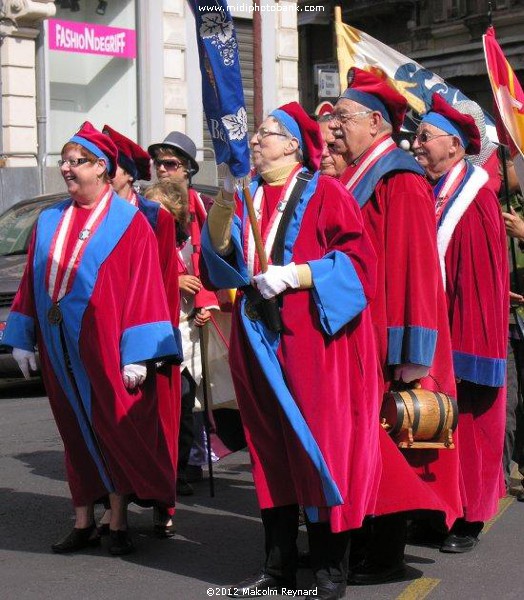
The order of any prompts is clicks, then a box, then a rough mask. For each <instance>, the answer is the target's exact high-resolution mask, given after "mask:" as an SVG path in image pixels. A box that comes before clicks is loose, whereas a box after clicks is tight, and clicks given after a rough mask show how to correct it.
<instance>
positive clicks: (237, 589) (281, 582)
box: [227, 571, 297, 598]
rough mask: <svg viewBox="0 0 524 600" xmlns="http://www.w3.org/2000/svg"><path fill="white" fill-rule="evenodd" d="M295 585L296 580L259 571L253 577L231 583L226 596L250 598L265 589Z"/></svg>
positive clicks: (294, 586)
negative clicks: (234, 583) (235, 583)
mask: <svg viewBox="0 0 524 600" xmlns="http://www.w3.org/2000/svg"><path fill="white" fill-rule="evenodd" d="M296 587H297V582H296V581H288V580H286V579H281V578H280V577H273V575H269V573H266V572H265V571H261V572H260V573H258V574H257V575H254V576H253V577H249V578H248V579H244V581H241V582H240V583H238V584H237V585H233V586H231V587H230V588H229V591H228V594H227V595H228V596H229V597H230V598H251V597H253V596H257V595H258V596H260V595H264V594H263V592H264V591H265V590H272V589H275V588H276V589H279V590H282V588H285V589H286V590H295V589H296Z"/></svg>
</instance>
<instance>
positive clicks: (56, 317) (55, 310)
mask: <svg viewBox="0 0 524 600" xmlns="http://www.w3.org/2000/svg"><path fill="white" fill-rule="evenodd" d="M47 320H48V321H49V323H50V324H51V325H60V323H61V322H62V311H61V310H60V307H59V306H58V304H53V305H52V306H51V308H50V309H49V311H48V312H47Z"/></svg>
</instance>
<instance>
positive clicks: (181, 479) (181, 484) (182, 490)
mask: <svg viewBox="0 0 524 600" xmlns="http://www.w3.org/2000/svg"><path fill="white" fill-rule="evenodd" d="M176 493H177V494H178V495H179V496H192V495H193V494H194V493H195V490H194V489H193V486H192V485H191V484H190V483H189V482H188V480H187V477H186V476H185V474H184V475H180V474H179V475H178V477H177V481H176Z"/></svg>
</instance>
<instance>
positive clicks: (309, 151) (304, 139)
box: [269, 102, 324, 171]
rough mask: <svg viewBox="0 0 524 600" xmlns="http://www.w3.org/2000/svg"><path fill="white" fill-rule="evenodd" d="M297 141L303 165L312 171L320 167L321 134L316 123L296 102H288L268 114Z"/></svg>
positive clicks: (322, 143)
mask: <svg viewBox="0 0 524 600" xmlns="http://www.w3.org/2000/svg"><path fill="white" fill-rule="evenodd" d="M269 116H270V117H273V118H274V119H276V120H277V121H278V122H279V123H280V124H281V125H283V126H284V127H285V128H286V129H287V130H288V131H289V133H291V135H292V136H293V137H295V138H296V139H297V140H298V143H299V145H300V149H301V150H302V154H303V155H304V164H305V165H306V166H307V167H309V168H310V169H311V170H313V171H317V170H318V168H319V167H320V160H321V157H322V148H323V145H324V142H323V141H322V134H321V133H320V128H319V126H318V123H317V122H316V121H315V120H314V119H312V118H311V117H310V116H309V115H308V114H307V112H306V111H305V110H304V109H303V108H302V107H301V106H300V104H299V103H298V102H289V104H284V105H283V106H281V107H280V108H277V109H275V110H274V111H273V112H271V113H269Z"/></svg>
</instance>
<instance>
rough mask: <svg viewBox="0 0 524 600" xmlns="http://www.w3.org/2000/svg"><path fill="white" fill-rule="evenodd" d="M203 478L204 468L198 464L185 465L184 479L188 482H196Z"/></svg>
mask: <svg viewBox="0 0 524 600" xmlns="http://www.w3.org/2000/svg"><path fill="white" fill-rule="evenodd" d="M203 479H204V469H202V467H199V466H198V465H187V467H186V481H187V482H188V483H198V482H199V481H202V480H203Z"/></svg>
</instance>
